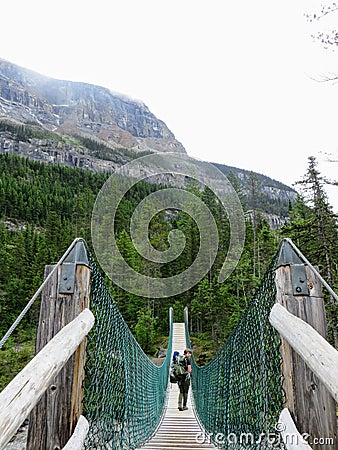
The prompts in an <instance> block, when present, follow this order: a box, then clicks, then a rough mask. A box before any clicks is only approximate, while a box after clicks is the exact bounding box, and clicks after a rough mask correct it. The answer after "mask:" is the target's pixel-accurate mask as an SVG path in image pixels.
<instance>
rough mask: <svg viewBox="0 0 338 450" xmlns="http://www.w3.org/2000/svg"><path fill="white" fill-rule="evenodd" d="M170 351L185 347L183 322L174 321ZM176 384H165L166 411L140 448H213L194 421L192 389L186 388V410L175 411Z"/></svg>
mask: <svg viewBox="0 0 338 450" xmlns="http://www.w3.org/2000/svg"><path fill="white" fill-rule="evenodd" d="M173 331H174V333H173V351H175V350H178V351H179V352H180V353H183V350H184V348H185V347H186V341H185V331H184V323H174V330H173ZM178 392H179V390H178V386H177V384H169V389H168V399H167V406H166V411H165V414H164V417H163V420H162V422H161V424H160V426H159V428H158V429H157V431H156V433H155V434H154V436H153V437H152V438H151V439H150V440H149V441H148V442H147V443H146V444H145V445H143V446H142V447H140V449H142V450H180V449H182V450H195V449H199V448H200V449H204V448H216V447H215V446H214V445H212V444H210V443H208V440H207V439H205V442H203V441H204V433H203V430H202V428H201V427H200V425H199V422H198V421H197V419H196V417H195V414H194V409H193V399H192V398H191V397H192V391H191V389H190V391H189V398H188V404H187V406H188V408H189V409H188V410H186V411H179V410H178V407H177V400H178Z"/></svg>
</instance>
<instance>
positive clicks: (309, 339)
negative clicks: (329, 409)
mask: <svg viewBox="0 0 338 450" xmlns="http://www.w3.org/2000/svg"><path fill="white" fill-rule="evenodd" d="M269 320H270V323H271V324H272V326H273V327H274V328H275V329H276V330H277V331H278V332H279V334H280V335H281V336H283V337H284V338H285V339H286V340H287V341H288V343H289V344H290V345H291V347H292V348H293V349H294V350H295V351H296V352H297V353H298V354H299V355H300V356H301V357H302V359H303V360H304V361H305V363H306V364H307V365H308V366H309V367H310V369H311V370H312V371H313V372H314V373H315V374H316V375H317V376H318V377H319V378H320V379H321V381H322V382H323V383H324V384H325V386H326V387H327V389H328V390H329V392H330V393H331V395H332V396H333V398H334V399H335V400H336V401H338V351H337V350H336V349H335V348H334V347H332V345H330V344H329V343H328V342H327V340H326V339H324V338H323V337H322V336H321V335H320V334H319V333H317V331H316V330H314V329H313V328H312V327H311V326H310V325H308V324H307V323H305V322H304V321H303V320H301V319H299V318H298V317H296V316H294V315H293V314H291V313H289V312H288V311H287V310H286V309H285V308H284V306H282V305H280V304H279V303H276V304H275V305H274V306H273V307H272V309H271V313H270V317H269Z"/></svg>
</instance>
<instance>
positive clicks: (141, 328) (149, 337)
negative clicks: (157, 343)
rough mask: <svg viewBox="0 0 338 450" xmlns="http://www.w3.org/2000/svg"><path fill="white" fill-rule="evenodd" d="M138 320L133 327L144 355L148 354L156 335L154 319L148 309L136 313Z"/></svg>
mask: <svg viewBox="0 0 338 450" xmlns="http://www.w3.org/2000/svg"><path fill="white" fill-rule="evenodd" d="M137 317H138V320H137V324H136V325H135V336H136V339H137V341H138V343H139V344H140V346H141V347H142V349H143V351H144V352H145V353H150V352H151V348H152V345H153V341H154V337H155V335H156V331H155V325H156V319H155V318H154V317H153V315H152V311H151V309H149V308H144V309H141V310H140V311H139V312H138V315H137Z"/></svg>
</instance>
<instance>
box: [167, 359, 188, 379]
mask: <svg viewBox="0 0 338 450" xmlns="http://www.w3.org/2000/svg"><path fill="white" fill-rule="evenodd" d="M187 373H188V371H187V368H186V365H185V357H184V356H183V355H180V354H178V355H177V356H176V357H175V358H174V361H173V362H172V363H171V367H170V382H171V383H177V382H178V381H179V380H182V379H183V378H185V376H186V374H187Z"/></svg>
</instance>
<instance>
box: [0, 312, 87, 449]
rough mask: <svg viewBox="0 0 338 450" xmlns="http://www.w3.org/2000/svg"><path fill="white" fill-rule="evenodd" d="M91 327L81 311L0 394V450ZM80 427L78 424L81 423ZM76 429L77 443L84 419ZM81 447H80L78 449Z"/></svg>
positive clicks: (85, 314) (85, 313)
mask: <svg viewBox="0 0 338 450" xmlns="http://www.w3.org/2000/svg"><path fill="white" fill-rule="evenodd" d="M93 325H94V316H93V314H92V313H91V311H90V310H89V309H85V310H84V311H83V312H82V313H80V314H79V316H78V317H77V318H76V319H74V320H73V321H72V322H70V323H69V324H68V325H66V326H65V327H63V328H62V330H61V331H59V333H58V334H56V335H55V337H54V338H53V339H52V340H51V341H49V343H48V344H47V345H46V346H45V347H44V348H43V349H42V350H41V351H40V352H39V353H38V354H37V355H36V356H35V357H34V358H33V359H32V360H31V361H30V362H29V363H28V364H27V365H26V367H25V368H24V369H23V370H22V371H21V372H20V373H19V374H18V375H17V376H16V377H15V378H14V379H13V380H12V381H11V382H10V383H9V384H8V385H7V386H6V387H5V389H4V390H3V391H2V392H1V393H0V405H1V409H0V430H1V433H0V449H2V448H4V446H5V445H6V444H7V443H8V442H9V441H10V439H11V438H12V436H13V435H14V434H15V433H16V431H17V430H18V428H19V427H20V425H21V424H22V423H23V422H24V420H25V419H26V417H27V416H28V415H29V414H30V412H31V411H32V410H33V408H34V407H35V406H36V404H37V403H38V401H39V400H40V398H41V397H42V395H43V394H44V393H45V392H46V390H47V389H48V388H49V387H50V386H51V385H53V381H54V379H55V377H56V376H57V375H58V374H59V373H60V371H61V370H62V369H63V367H64V366H65V364H66V363H67V361H68V360H69V358H70V357H71V356H72V355H73V354H74V353H75V351H76V350H77V348H78V346H79V345H80V344H81V342H82V341H83V340H84V338H85V337H86V335H87V334H88V333H89V331H90V329H91V328H92V326H93ZM82 423H83V424H84V425H81V424H82ZM80 425H81V429H80V430H79V429H78V430H77V433H79V436H78V437H77V441H81V439H82V442H83V441H84V439H83V438H84V436H83V432H81V430H83V429H85V428H86V425H85V421H84V419H81V422H80ZM79 448H81V447H79Z"/></svg>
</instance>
